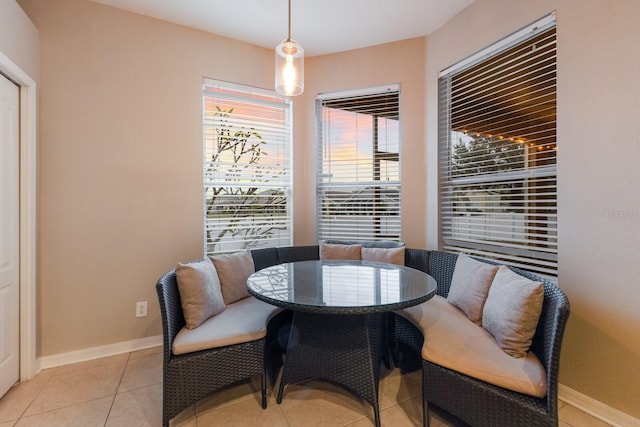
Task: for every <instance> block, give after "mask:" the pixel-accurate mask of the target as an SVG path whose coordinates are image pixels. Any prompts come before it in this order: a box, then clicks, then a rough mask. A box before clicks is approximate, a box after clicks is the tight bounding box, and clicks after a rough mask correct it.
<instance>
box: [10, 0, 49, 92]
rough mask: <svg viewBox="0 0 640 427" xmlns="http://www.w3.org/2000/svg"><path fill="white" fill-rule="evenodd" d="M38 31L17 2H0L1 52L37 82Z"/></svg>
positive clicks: (38, 61) (38, 60)
mask: <svg viewBox="0 0 640 427" xmlns="http://www.w3.org/2000/svg"><path fill="white" fill-rule="evenodd" d="M38 47H39V44H38V30H37V29H36V27H35V26H34V25H33V23H31V21H30V20H29V18H28V17H27V15H26V14H25V13H24V12H23V11H22V9H21V8H20V6H18V4H17V3H16V2H15V0H0V52H2V53H3V54H4V55H6V56H7V57H9V59H11V61H13V62H14V63H15V64H16V65H17V66H18V67H20V68H21V69H22V71H24V72H25V73H26V74H28V75H29V77H31V78H32V79H33V80H34V81H35V82H37V81H38V77H39V74H40V56H39V54H40V52H39V50H38Z"/></svg>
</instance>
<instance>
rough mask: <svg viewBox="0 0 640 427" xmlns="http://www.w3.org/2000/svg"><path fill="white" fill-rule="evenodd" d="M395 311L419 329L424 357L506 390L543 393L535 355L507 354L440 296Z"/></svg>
mask: <svg viewBox="0 0 640 427" xmlns="http://www.w3.org/2000/svg"><path fill="white" fill-rule="evenodd" d="M396 313H397V314H399V315H401V316H403V317H404V318H406V319H407V320H410V321H411V322H413V323H414V324H415V325H416V326H418V327H419V328H420V329H421V330H422V333H423V335H424V345H423V347H422V357H423V358H424V359H425V360H428V361H430V362H432V363H435V364H437V365H440V366H442V367H445V368H448V369H451V370H454V371H457V372H460V373H462V374H465V375H468V376H470V377H473V378H476V379H479V380H481V381H485V382H487V383H490V384H494V385H497V386H499V387H504V388H506V389H509V390H513V391H517V392H520V393H524V394H528V395H531V396H537V397H544V396H545V395H546V393H547V391H546V388H547V387H546V371H545V369H544V366H542V363H540V360H538V358H537V357H536V355H535V354H533V353H532V352H531V351H529V352H528V353H527V354H526V356H525V357H521V358H515V357H511V356H509V355H508V354H507V353H505V352H504V351H502V349H501V348H500V347H499V346H498V343H497V342H496V340H495V339H494V338H493V336H492V335H491V334H490V333H489V332H487V331H486V330H485V329H484V328H482V327H481V326H478V325H476V324H475V323H473V322H472V321H471V320H469V318H467V316H466V315H465V314H464V312H462V311H461V310H459V309H457V308H456V307H454V306H452V305H451V304H449V303H448V302H447V300H446V299H444V298H442V297H441V296H438V295H436V296H434V297H433V298H431V299H430V300H429V301H426V302H424V303H422V304H419V305H416V306H414V307H409V308H406V309H403V310H398V311H396Z"/></svg>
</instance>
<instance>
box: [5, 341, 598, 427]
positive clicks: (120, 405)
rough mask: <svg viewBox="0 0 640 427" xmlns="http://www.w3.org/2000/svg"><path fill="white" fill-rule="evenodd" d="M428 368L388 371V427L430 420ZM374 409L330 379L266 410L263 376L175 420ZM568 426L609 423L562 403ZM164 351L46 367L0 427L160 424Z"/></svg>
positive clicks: (242, 420) (384, 402)
mask: <svg viewBox="0 0 640 427" xmlns="http://www.w3.org/2000/svg"><path fill="white" fill-rule="evenodd" d="M420 394H421V393H420V373H419V372H416V373H412V374H408V375H400V372H399V371H398V370H397V369H394V370H391V371H386V372H384V373H383V378H382V380H381V382H380V399H379V402H380V408H381V411H380V418H381V420H382V424H383V426H387V427H405V426H406V427H413V426H420V425H421V424H422V421H421V420H422V404H421V400H420ZM372 415H373V414H372V410H371V407H370V406H369V405H368V404H366V403H361V402H360V401H358V400H357V399H356V398H354V397H353V396H352V395H351V394H349V393H348V392H346V391H344V390H343V389H341V388H339V387H335V386H332V385H330V384H327V383H324V382H307V383H304V384H301V385H290V386H287V388H286V389H285V396H284V399H283V401H282V404H280V405H278V404H277V403H276V401H275V398H274V397H273V396H270V398H269V403H268V407H267V409H266V410H263V409H262V408H261V407H260V402H259V381H258V379H256V380H255V381H252V382H247V383H244V384H240V385H237V386H235V387H232V388H230V389H228V390H225V391H224V392H220V393H216V394H214V395H212V396H210V397H208V398H206V399H203V400H202V401H200V402H198V403H197V404H196V405H193V406H192V407H190V408H188V409H187V410H185V411H184V412H182V413H181V414H180V415H179V416H178V417H176V418H175V419H174V420H173V421H172V423H171V425H172V426H180V427H202V426H216V427H219V426H220V427H227V426H228V427H239V426H251V427H258V426H260V427H314V426H324V427H332V426H336V427H338V426H341V427H342V426H344V427H367V426H371V425H373V416H372ZM431 416H432V419H431V425H432V426H434V427H444V426H460V425H461V423H459V422H457V421H456V420H455V419H453V418H452V417H451V416H449V415H448V414H446V413H441V412H438V411H433V413H432V415H431ZM560 420H561V422H560V426H562V427H606V426H607V424H605V423H603V422H602V421H599V420H597V419H595V418H593V417H591V416H590V415H588V414H585V413H584V412H581V411H579V410H577V409H576V408H574V407H571V406H568V405H565V404H563V403H561V409H560ZM161 421H162V353H161V349H160V348H159V347H156V348H152V349H148V350H142V351H136V352H132V353H127V354H123V355H118V356H113V357H106V358H103V359H97V360H93V361H90V362H83V363H77V364H73V365H68V366H63V367H59V368H52V369H47V370H43V371H42V372H41V373H39V374H38V375H37V376H36V377H35V378H33V379H32V380H31V381H28V382H26V383H23V384H19V385H17V386H16V387H14V388H13V389H11V390H10V391H9V392H8V393H7V394H6V395H5V396H4V397H3V398H2V399H0V427H9V426H11V427H14V426H15V427H25V426H37V427H42V426H52V427H55V426H64V427H69V426H78V427H90V426H106V427H116V426H117V427H120V426H122V427H125V426H126V427H135V426H160V425H161Z"/></svg>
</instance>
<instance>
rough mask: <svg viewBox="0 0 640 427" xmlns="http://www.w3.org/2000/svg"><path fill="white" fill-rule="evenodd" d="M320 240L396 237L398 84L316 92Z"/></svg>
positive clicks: (398, 223)
mask: <svg viewBox="0 0 640 427" xmlns="http://www.w3.org/2000/svg"><path fill="white" fill-rule="evenodd" d="M316 102H317V103H316V108H317V111H316V114H317V121H318V132H319V133H318V168H317V170H318V175H317V178H316V183H317V186H316V188H317V194H316V198H317V224H318V229H317V232H318V240H319V241H322V240H327V239H343V240H379V239H385V240H396V241H399V240H400V228H401V221H400V218H401V217H400V150H399V147H400V126H399V87H398V86H397V85H390V86H383V87H378V88H368V89H363V90H362V91H357V90H354V91H348V92H339V93H334V94H320V95H318V97H317V101H316Z"/></svg>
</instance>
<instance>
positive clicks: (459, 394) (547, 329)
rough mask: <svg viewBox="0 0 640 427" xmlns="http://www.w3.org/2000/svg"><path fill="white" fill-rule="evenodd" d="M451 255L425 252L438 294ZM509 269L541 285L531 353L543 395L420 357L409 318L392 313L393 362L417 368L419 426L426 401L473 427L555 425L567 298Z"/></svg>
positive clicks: (445, 284) (445, 289)
mask: <svg viewBox="0 0 640 427" xmlns="http://www.w3.org/2000/svg"><path fill="white" fill-rule="evenodd" d="M456 258H457V255H455V254H450V253H444V252H435V251H432V252H430V253H429V255H428V266H429V267H428V270H427V273H429V274H430V275H431V276H433V277H434V278H435V279H436V281H437V282H438V291H437V293H438V294H439V295H441V296H442V297H446V296H447V295H448V293H449V288H450V285H451V278H452V276H453V270H454V268H455V261H456ZM420 264H422V263H420ZM415 267H417V268H421V269H424V268H423V267H422V266H420V267H418V266H415ZM415 267H414V268H415ZM514 271H516V272H517V273H518V274H520V275H522V276H524V277H527V278H530V279H532V280H536V281H542V282H543V284H544V303H543V308H542V314H541V315H540V320H539V323H538V328H537V330H536V333H535V336H534V338H533V343H532V346H531V351H533V352H534V353H535V354H536V356H537V357H538V358H539V359H540V361H541V362H542V365H543V366H544V368H545V370H546V374H547V393H546V396H545V397H543V398H537V397H533V396H528V395H525V394H521V393H517V392H513V391H510V390H507V389H504V388H502V387H498V386H495V385H492V384H489V383H486V382H483V381H480V380H477V379H475V378H471V377H469V376H466V375H463V374H460V373H458V372H456V371H453V370H450V369H446V368H443V367H441V366H439V365H436V364H434V363H431V362H429V361H426V360H424V359H421V358H420V354H421V353H420V351H421V348H422V343H423V338H422V334H421V333H420V331H419V330H418V329H417V328H416V327H415V326H414V325H413V324H412V323H411V322H410V321H408V320H406V319H404V318H403V317H401V316H396V319H395V340H396V349H395V354H396V359H397V361H398V364H399V366H400V367H401V368H402V369H403V370H414V369H416V367H419V366H420V364H421V366H422V388H423V402H424V425H425V426H428V425H429V403H432V404H435V405H436V406H438V407H440V408H442V409H444V410H446V411H448V412H450V413H451V414H453V415H455V416H456V417H458V418H459V419H461V420H462V421H464V422H466V423H468V424H471V425H473V426H527V427H529V426H557V425H558V373H559V364H560V349H561V346H562V339H563V336H564V330H565V325H566V323H567V320H568V318H569V311H570V310H569V301H568V299H567V296H566V295H565V293H564V292H563V291H562V290H561V289H560V288H558V287H557V286H556V285H555V284H553V283H551V282H549V281H547V280H544V279H541V278H540V277H538V276H536V275H534V274H532V273H530V272H527V271H523V270H517V269H514ZM416 359H417V360H416ZM416 362H417V363H416Z"/></svg>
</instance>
